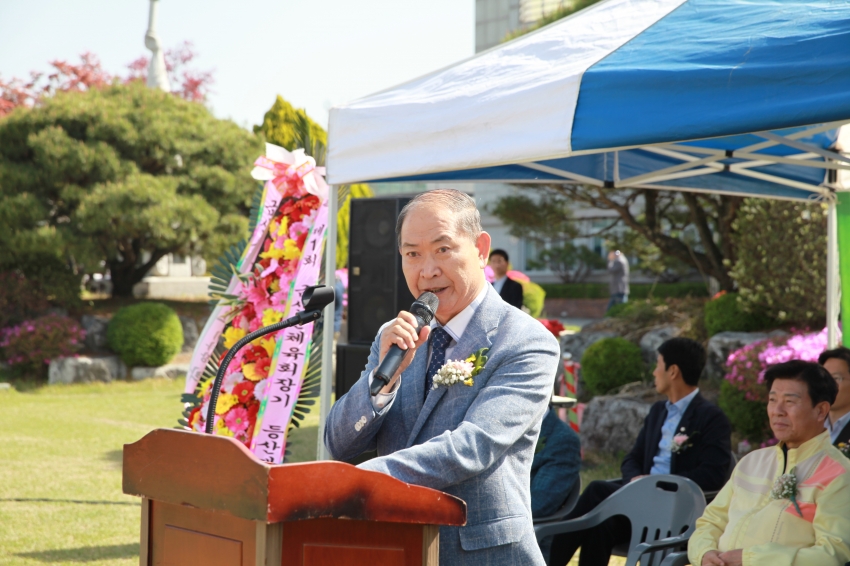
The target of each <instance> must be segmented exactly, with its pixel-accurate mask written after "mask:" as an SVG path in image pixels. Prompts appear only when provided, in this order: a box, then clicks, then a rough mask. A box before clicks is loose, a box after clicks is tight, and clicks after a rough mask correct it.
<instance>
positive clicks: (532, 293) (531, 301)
mask: <svg viewBox="0 0 850 566" xmlns="http://www.w3.org/2000/svg"><path fill="white" fill-rule="evenodd" d="M520 284H521V285H522V306H524V307H525V308H527V309H528V313H529V314H530V315H531V316H533V317H534V318H540V315H541V314H542V313H543V304H544V301H545V300H546V291H544V290H543V287H541V286H540V285H538V284H537V283H532V282H531V281H520Z"/></svg>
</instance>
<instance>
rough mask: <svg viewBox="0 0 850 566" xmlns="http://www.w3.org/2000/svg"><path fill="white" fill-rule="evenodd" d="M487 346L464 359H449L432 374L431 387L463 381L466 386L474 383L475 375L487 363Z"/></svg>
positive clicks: (446, 385) (435, 387) (447, 385)
mask: <svg viewBox="0 0 850 566" xmlns="http://www.w3.org/2000/svg"><path fill="white" fill-rule="evenodd" d="M489 351H490V349H489V348H481V349H480V350H478V351H477V352H475V353H474V354H472V355H471V356H469V357H468V358H466V359H465V360H463V361H461V360H449V361H447V362H446V363H445V364H443V367H441V368H440V369H439V370H437V373H436V374H435V375H434V380H433V383H434V385H433V387H432V388H433V389H437V388H438V387H439V386H441V385H442V386H443V387H450V386H452V385H454V384H456V383H463V384H464V385H466V386H467V387H472V386H473V385H475V376H476V375H478V374H479V373H481V370H483V369H484V366H485V365H486V364H487V352H489Z"/></svg>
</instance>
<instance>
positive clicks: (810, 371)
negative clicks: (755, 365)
mask: <svg viewBox="0 0 850 566" xmlns="http://www.w3.org/2000/svg"><path fill="white" fill-rule="evenodd" d="M777 379H793V380H796V381H802V382H803V383H805V384H806V387H807V388H808V390H809V397H811V399H812V406H814V405H817V404H818V403H822V402H823V401H826V402H827V403H829V404H830V405H832V404H833V403H835V396H836V395H838V384H837V383H835V379H833V377H832V376H831V375H829V372H828V371H826V369H824V367H823V366H822V365H820V364H816V363H814V362H804V361H803V360H791V361H790V362H783V363H781V364H776V365H772V366H770V367H769V368H767V371H766V372H764V382H765V384H766V385H767V390H768V391H770V389H771V387H773V382H774V381H776V380H777Z"/></svg>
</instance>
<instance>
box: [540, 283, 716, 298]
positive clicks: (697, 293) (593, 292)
mask: <svg viewBox="0 0 850 566" xmlns="http://www.w3.org/2000/svg"><path fill="white" fill-rule="evenodd" d="M540 286H541V287H543V290H545V291H546V297H547V298H549V299H607V298H608V297H609V296H610V293H609V292H608V284H607V283H541V284H540ZM629 287H630V290H631V293H630V294H629V299H630V300H631V299H646V298H648V297H649V291H650V289H652V284H651V283H635V284H632V285H629ZM652 296H653V297H657V298H662V299H663V298H668V297H674V298H679V297H688V296H690V297H707V296H708V290H707V289H706V287H705V284H703V283H658V284H657V285H655V289H653V291H652Z"/></svg>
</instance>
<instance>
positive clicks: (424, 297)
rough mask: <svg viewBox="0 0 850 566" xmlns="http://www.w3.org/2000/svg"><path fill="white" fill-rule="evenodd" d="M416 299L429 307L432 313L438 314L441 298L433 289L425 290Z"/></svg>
mask: <svg viewBox="0 0 850 566" xmlns="http://www.w3.org/2000/svg"><path fill="white" fill-rule="evenodd" d="M416 300H417V301H419V302H420V303H422V304H424V305H425V306H426V307H428V308H429V309H430V310H431V312H432V313H434V314H437V307H439V306H440V299H439V298H438V297H437V295H435V294H434V293H432V292H431V291H425V292H424V293H422V294H421V295H419V298H418V299H416Z"/></svg>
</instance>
